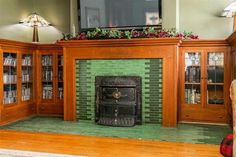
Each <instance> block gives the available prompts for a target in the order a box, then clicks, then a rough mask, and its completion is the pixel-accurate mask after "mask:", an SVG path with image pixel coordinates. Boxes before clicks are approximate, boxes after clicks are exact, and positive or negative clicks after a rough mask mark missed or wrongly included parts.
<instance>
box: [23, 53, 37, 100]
mask: <svg viewBox="0 0 236 157" xmlns="http://www.w3.org/2000/svg"><path fill="white" fill-rule="evenodd" d="M33 73H34V71H33V55H32V54H22V59H21V79H22V82H21V84H22V85H21V90H22V92H21V97H22V101H28V100H32V99H33Z"/></svg>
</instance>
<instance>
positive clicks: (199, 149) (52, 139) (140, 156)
mask: <svg viewBox="0 0 236 157" xmlns="http://www.w3.org/2000/svg"><path fill="white" fill-rule="evenodd" d="M0 148H5V149H6V148H8V149H18V150H28V151H39V152H49V153H62V154H71V155H83V156H95V157H110V156H112V157H116V156H119V157H120V156H122V157H123V156H128V157H152V156H153V157H154V156H155V157H221V155H220V154H219V146H214V145H204V144H186V143H177V142H160V141H147V140H133V139H124V138H109V137H91V136H79V135H66V134H54V133H53V134H50V133H33V132H19V131H6V130H0Z"/></svg>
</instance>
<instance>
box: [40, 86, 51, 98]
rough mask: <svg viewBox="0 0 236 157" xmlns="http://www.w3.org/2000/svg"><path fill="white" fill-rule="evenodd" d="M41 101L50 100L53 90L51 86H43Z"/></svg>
mask: <svg viewBox="0 0 236 157" xmlns="http://www.w3.org/2000/svg"><path fill="white" fill-rule="evenodd" d="M42 94H43V99H52V96H53V89H52V85H43V93H42Z"/></svg>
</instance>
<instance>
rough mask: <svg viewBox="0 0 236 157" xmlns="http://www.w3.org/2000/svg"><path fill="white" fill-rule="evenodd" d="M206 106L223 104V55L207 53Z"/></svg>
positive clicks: (221, 53)
mask: <svg viewBox="0 0 236 157" xmlns="http://www.w3.org/2000/svg"><path fill="white" fill-rule="evenodd" d="M207 104H215V105H223V104H224V53H223V52H208V53H207Z"/></svg>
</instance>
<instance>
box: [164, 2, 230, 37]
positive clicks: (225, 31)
mask: <svg viewBox="0 0 236 157" xmlns="http://www.w3.org/2000/svg"><path fill="white" fill-rule="evenodd" d="M164 1H165V0H164ZM231 1H232V0H180V17H179V18H180V30H181V31H184V30H186V31H192V32H194V33H195V34H198V35H199V37H200V38H201V39H214V38H219V39H225V38H227V37H228V36H229V35H230V34H231V33H232V31H233V19H232V18H223V17H219V15H220V14H221V12H222V11H223V9H224V8H225V7H226V6H227V5H228V4H230V2H231Z"/></svg>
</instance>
